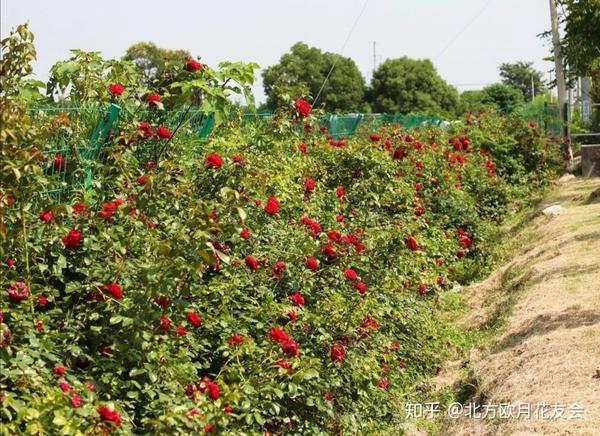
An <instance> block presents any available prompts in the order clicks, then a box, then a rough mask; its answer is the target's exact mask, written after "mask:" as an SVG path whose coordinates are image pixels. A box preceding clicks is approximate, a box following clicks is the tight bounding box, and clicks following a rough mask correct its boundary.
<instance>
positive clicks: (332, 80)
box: [263, 42, 365, 112]
mask: <svg viewBox="0 0 600 436" xmlns="http://www.w3.org/2000/svg"><path fill="white" fill-rule="evenodd" d="M334 63H335V68H334V69H333V71H332V73H331V75H330V76H329V79H328V80H327V82H326V83H325V78H326V77H327V74H328V73H329V71H330V70H331V67H332V66H333V64H334ZM323 83H325V86H324V87H323V91H322V92H321V95H320V96H319V102H318V103H319V105H321V104H323V105H324V108H325V110H327V111H330V112H337V111H340V112H359V111H360V110H361V108H362V107H363V95H364V86H365V80H364V78H363V77H362V75H361V73H360V71H359V70H358V67H357V66H356V63H355V62H354V61H353V60H352V59H350V58H347V57H344V56H341V55H338V54H335V53H329V52H325V53H323V52H322V51H321V50H319V49H318V48H315V47H309V46H308V45H306V44H304V43H302V42H298V43H296V44H294V45H293V46H292V47H291V49H290V52H289V53H286V54H284V55H283V56H281V59H280V60H279V63H278V64H276V65H272V66H270V67H268V68H266V69H265V70H264V71H263V85H264V88H265V94H266V95H267V98H268V100H267V107H268V108H269V109H275V108H277V107H279V106H281V105H282V104H284V103H285V102H286V101H287V100H289V96H294V97H298V96H311V97H312V98H315V97H316V96H317V93H318V92H319V89H321V86H322V85H323ZM309 101H310V99H309Z"/></svg>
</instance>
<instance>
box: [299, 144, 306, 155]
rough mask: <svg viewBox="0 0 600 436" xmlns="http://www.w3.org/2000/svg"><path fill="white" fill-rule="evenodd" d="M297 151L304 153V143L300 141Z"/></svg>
mask: <svg viewBox="0 0 600 436" xmlns="http://www.w3.org/2000/svg"><path fill="white" fill-rule="evenodd" d="M298 151H299V152H300V153H302V154H306V144H305V143H302V144H300V145H298Z"/></svg>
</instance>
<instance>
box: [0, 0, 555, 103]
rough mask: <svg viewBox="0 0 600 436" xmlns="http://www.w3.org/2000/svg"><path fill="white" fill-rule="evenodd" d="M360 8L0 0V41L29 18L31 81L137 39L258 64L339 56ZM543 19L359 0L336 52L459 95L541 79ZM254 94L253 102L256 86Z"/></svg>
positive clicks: (444, 2)
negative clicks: (530, 70) (319, 52)
mask: <svg viewBox="0 0 600 436" xmlns="http://www.w3.org/2000/svg"><path fill="white" fill-rule="evenodd" d="M364 2H365V0H302V1H299V0H219V1H214V0H213V1H205V0H188V1H183V0H168V1H166V0H161V1H159V0H145V1H138V0H121V1H116V0H103V1H89V0H88V1H85V0H52V1H47V0H2V2H1V6H0V8H1V9H0V12H1V21H0V24H1V34H2V37H4V36H6V35H7V34H8V32H9V31H10V29H11V28H12V27H14V26H16V25H18V24H20V23H23V22H26V21H27V22H29V24H30V27H31V29H32V30H33V32H34V33H35V35H36V47H37V50H38V61H37V62H36V64H35V67H34V68H35V69H34V71H35V73H36V75H37V76H38V77H39V78H41V79H45V78H47V72H48V70H49V68H50V66H51V65H52V64H53V63H54V62H56V61H57V60H61V59H65V58H67V57H68V56H69V49H71V48H81V49H83V50H90V51H91V50H97V51H101V52H102V53H103V55H104V56H105V57H120V56H122V55H123V54H124V52H125V50H126V49H127V47H128V46H129V45H131V44H132V43H134V42H137V41H153V42H155V43H156V44H157V45H159V46H161V47H166V48H183V49H187V50H189V51H190V52H192V54H193V55H195V56H201V57H202V61H203V62H204V63H208V64H216V63H217V62H219V61H222V60H244V61H254V62H257V63H258V64H259V65H260V66H261V67H266V66H269V65H271V64H273V63H276V62H277V61H278V59H279V57H280V56H281V55H282V54H283V53H284V52H286V51H287V50H289V48H290V46H291V45H292V44H294V43H295V42H297V41H304V42H306V43H308V44H309V45H313V46H316V47H319V48H321V49H323V50H326V51H333V52H338V53H339V52H340V49H341V47H342V45H343V43H344V40H345V39H346V37H347V35H348V32H349V30H350V28H351V27H352V24H353V23H354V21H355V19H356V17H357V16H358V14H359V12H360V10H361V9H362V7H363V5H364ZM549 23H550V17H549V11H548V1H547V0H452V1H450V0H412V1H405V0H368V4H367V6H366V9H365V11H364V14H363V15H362V17H361V19H360V21H359V22H358V24H357V25H356V28H355V29H354V32H353V33H352V35H351V37H350V39H349V41H348V44H347V45H346V47H345V49H344V51H343V53H342V54H344V55H345V56H349V57H351V58H353V59H354V60H355V61H356V63H357V64H358V67H359V68H360V70H361V71H362V73H363V75H365V77H366V78H367V79H369V78H370V75H371V71H372V69H373V41H376V42H377V60H378V62H379V61H381V60H384V59H386V58H393V57H400V56H404V55H406V56H410V57H414V58H429V59H431V60H432V61H433V63H434V65H435V66H436V68H437V69H438V72H439V73H440V75H441V76H442V77H443V78H444V79H445V80H447V81H448V82H449V83H451V84H453V85H455V86H456V87H457V88H458V89H459V90H465V89H476V88H480V87H482V86H484V85H486V84H489V83H493V82H496V81H498V80H499V76H498V65H499V64H500V63H502V62H513V61H517V60H527V61H533V62H534V63H535V67H537V68H538V69H539V70H541V71H544V72H545V77H546V78H548V77H549V76H548V74H547V71H549V70H550V69H551V68H552V64H551V63H550V62H547V61H543V60H542V59H543V58H544V57H545V56H547V55H548V46H547V45H546V43H545V42H544V41H542V40H540V39H539V38H538V37H537V36H536V35H537V34H539V33H541V32H543V31H545V30H547V29H548V28H549ZM444 49H445V50H444ZM442 51H443V52H442ZM255 93H256V94H257V97H258V99H259V100H263V98H264V96H263V93H262V85H261V84H260V81H259V82H258V83H257V84H256V86H255Z"/></svg>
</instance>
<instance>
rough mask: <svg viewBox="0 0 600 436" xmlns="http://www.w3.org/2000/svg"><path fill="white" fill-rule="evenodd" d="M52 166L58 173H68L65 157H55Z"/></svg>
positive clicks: (58, 155) (57, 155)
mask: <svg viewBox="0 0 600 436" xmlns="http://www.w3.org/2000/svg"><path fill="white" fill-rule="evenodd" d="M52 165H53V167H54V171H56V172H60V171H66V169H67V161H66V159H65V157H64V156H62V155H60V154H58V153H57V154H56V156H55V157H54V162H53V164H52Z"/></svg>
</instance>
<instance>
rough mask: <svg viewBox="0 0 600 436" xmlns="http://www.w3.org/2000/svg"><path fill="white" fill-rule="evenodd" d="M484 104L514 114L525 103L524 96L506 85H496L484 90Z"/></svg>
mask: <svg viewBox="0 0 600 436" xmlns="http://www.w3.org/2000/svg"><path fill="white" fill-rule="evenodd" d="M482 102H483V103H484V104H494V105H496V107H497V108H498V109H499V110H501V111H503V112H512V111H513V110H514V109H515V108H516V107H518V106H519V105H521V104H522V103H523V94H522V93H521V91H519V90H518V89H515V88H513V87H512V86H508V85H506V84H504V83H494V84H492V85H488V86H486V87H485V88H483V99H482Z"/></svg>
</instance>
